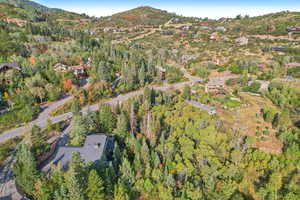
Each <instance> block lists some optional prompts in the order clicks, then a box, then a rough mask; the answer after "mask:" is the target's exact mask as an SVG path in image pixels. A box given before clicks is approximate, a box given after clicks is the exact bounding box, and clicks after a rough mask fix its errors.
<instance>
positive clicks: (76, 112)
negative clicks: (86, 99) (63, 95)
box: [71, 98, 81, 115]
mask: <svg viewBox="0 0 300 200" xmlns="http://www.w3.org/2000/svg"><path fill="white" fill-rule="evenodd" d="M80 109H81V108H80V103H79V100H78V99H77V98H74V99H73V101H72V104H71V112H72V113H73V115H79V113H80Z"/></svg>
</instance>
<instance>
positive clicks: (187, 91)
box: [182, 85, 191, 100]
mask: <svg viewBox="0 0 300 200" xmlns="http://www.w3.org/2000/svg"><path fill="white" fill-rule="evenodd" d="M182 97H183V98H184V99H188V100H190V99H191V88H190V86H189V85H185V86H184V89H183V93H182Z"/></svg>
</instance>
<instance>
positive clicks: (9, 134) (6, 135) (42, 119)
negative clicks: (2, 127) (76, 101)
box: [0, 78, 198, 142]
mask: <svg viewBox="0 0 300 200" xmlns="http://www.w3.org/2000/svg"><path fill="white" fill-rule="evenodd" d="M197 80H198V78H197ZM194 82H196V81H195V80H194V79H193V80H191V81H188V82H183V83H177V84H165V85H163V86H157V87H153V89H156V90H162V91H165V90H168V89H171V88H174V89H178V88H182V87H183V86H184V85H186V84H192V83H194ZM142 93H143V90H137V91H133V92H130V93H127V94H124V95H119V96H117V97H115V98H112V99H109V100H107V101H106V102H104V103H106V104H110V105H113V104H117V103H119V102H123V101H125V100H127V99H129V98H131V97H134V96H136V95H140V94H142ZM72 98H73V97H67V98H64V99H62V100H60V101H57V102H54V103H52V104H51V105H50V106H49V107H47V108H46V109H45V110H44V111H43V112H42V113H40V115H39V117H38V118H37V119H36V120H34V121H32V122H30V123H29V124H27V125H26V126H23V127H19V128H15V129H11V130H8V131H4V132H3V133H1V134H0V142H3V141H5V140H7V139H10V138H13V137H16V136H20V135H21V134H23V133H25V132H26V131H29V130H30V129H31V128H32V126H33V125H37V126H39V127H41V128H43V127H45V126H46V124H47V120H49V119H50V120H51V121H52V123H57V122H61V121H64V120H67V119H69V118H71V117H72V113H71V112H68V113H65V114H62V115H58V116H54V117H51V116H50V115H49V114H50V112H51V111H53V110H55V109H56V108H58V107H59V106H61V105H63V104H64V103H65V102H67V101H69V100H70V99H72ZM101 104H103V103H99V104H95V105H91V106H87V107H85V108H83V109H82V112H83V113H85V112H86V111H87V110H91V111H96V110H98V109H99V106H100V105H101Z"/></svg>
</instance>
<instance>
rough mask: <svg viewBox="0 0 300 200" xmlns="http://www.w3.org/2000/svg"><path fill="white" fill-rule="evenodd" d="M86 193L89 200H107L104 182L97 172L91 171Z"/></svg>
mask: <svg viewBox="0 0 300 200" xmlns="http://www.w3.org/2000/svg"><path fill="white" fill-rule="evenodd" d="M86 193H87V196H88V198H89V200H101V199H105V194H104V182H103V180H102V179H101V177H100V176H99V175H98V173H97V171H96V170H91V171H90V173H89V177H88V186H87V190H86Z"/></svg>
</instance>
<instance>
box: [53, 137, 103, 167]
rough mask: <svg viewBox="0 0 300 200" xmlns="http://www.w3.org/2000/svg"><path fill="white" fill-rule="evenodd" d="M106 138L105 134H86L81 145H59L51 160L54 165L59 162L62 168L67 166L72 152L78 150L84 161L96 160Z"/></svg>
mask: <svg viewBox="0 0 300 200" xmlns="http://www.w3.org/2000/svg"><path fill="white" fill-rule="evenodd" d="M107 139H108V138H107V136H106V135H96V134H95V135H88V136H87V137H86V140H85V143H84V145H83V146H82V147H70V146H63V147H59V149H58V150H57V153H56V155H55V157H54V159H53V160H52V161H51V162H52V163H53V164H55V165H57V164H58V163H61V165H62V167H63V168H67V167H68V164H69V162H70V160H71V158H72V154H73V153H74V152H79V153H80V155H81V157H82V159H84V160H85V162H93V163H95V162H98V161H100V160H101V158H102V156H103V152H104V151H105V148H106V143H107Z"/></svg>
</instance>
